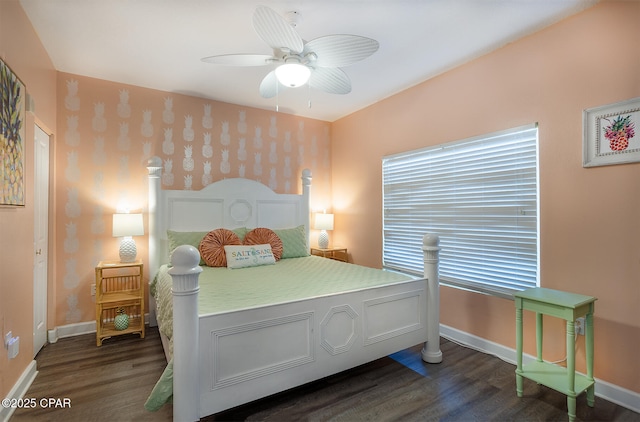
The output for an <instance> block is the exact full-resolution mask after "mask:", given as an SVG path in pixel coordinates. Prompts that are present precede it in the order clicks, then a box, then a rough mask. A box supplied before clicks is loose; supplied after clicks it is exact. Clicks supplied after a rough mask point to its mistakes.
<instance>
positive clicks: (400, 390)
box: [11, 328, 640, 422]
mask: <svg viewBox="0 0 640 422" xmlns="http://www.w3.org/2000/svg"><path fill="white" fill-rule="evenodd" d="M441 348H442V352H443V355H444V362H443V363H441V364H438V365H429V364H425V363H423V362H422V361H421V360H420V346H416V347H414V348H411V349H407V350H404V351H402V352H399V353H397V354H395V355H393V356H392V357H389V358H384V359H379V360H377V361H375V362H373V363H370V364H367V365H363V366H361V367H358V368H355V369H353V370H350V371H347V372H344V373H341V374H338V375H336V376H332V377H329V378H326V379H323V380H320V381H317V382H314V383H311V384H308V385H305V386H302V387H299V388H296V389H293V390H290V391H287V392H285V393H281V394H278V395H275V396H272V397H268V398H266V399H263V400H258V401H256V402H253V403H250V404H247V405H244V406H240V407H238V408H235V409H232V410H230V411H227V412H223V413H220V414H217V415H213V416H209V417H207V418H204V419H203V421H208V422H210V421H241V420H248V421H274V422H283V421H328V420H332V421H490V420H491V421H564V420H567V414H566V399H565V396H563V395H561V394H559V393H557V392H555V391H553V390H550V389H548V388H546V387H543V386H539V385H537V384H535V383H533V382H529V381H527V380H525V394H524V397H523V398H518V397H517V396H516V393H515V374H514V369H515V368H514V366H513V365H511V364H508V363H505V362H503V361H501V360H500V359H498V358H495V357H493V356H489V355H486V354H483V353H480V352H476V351H473V350H471V349H468V348H465V347H462V346H459V345H457V344H454V343H452V342H449V341H446V340H442V341H441ZM36 360H37V362H38V370H39V374H38V376H37V377H36V380H35V381H34V383H33V384H32V386H31V388H30V389H29V391H28V393H27V395H26V396H25V397H33V398H37V399H41V398H47V397H53V398H61V399H64V398H68V399H69V401H70V403H71V407H70V408H59V409H56V408H48V409H43V408H41V407H38V408H36V409H19V410H17V411H16V412H15V413H14V416H13V417H12V419H11V421H69V422H74V421H78V422H80V421H159V422H161V421H171V420H172V410H173V409H172V407H171V405H167V406H165V407H164V408H163V409H162V410H160V411H159V412H154V413H151V412H147V411H146V410H144V408H143V404H144V402H145V400H146V398H147V396H148V395H149V393H150V392H151V390H152V388H153V386H154V384H155V382H156V380H157V379H158V377H159V376H160V374H161V373H162V371H163V369H164V366H165V363H166V362H165V360H164V353H163V351H162V346H161V343H160V338H159V336H158V332H157V330H156V329H154V328H152V329H149V330H148V331H147V336H146V338H145V339H144V340H141V339H139V338H138V337H137V336H135V335H131V336H121V337H118V338H113V339H109V340H106V341H105V342H104V345H103V346H102V347H96V345H95V336H94V335H83V336H77V337H73V338H66V339H61V340H59V341H58V342H57V343H55V344H50V345H47V346H46V347H45V348H44V349H43V350H42V351H41V352H40V354H39V355H38V356H37V358H36ZM577 407H578V408H577V417H578V421H625V422H627V421H634V422H640V414H638V413H634V412H632V411H630V410H628V409H625V408H623V407H620V406H617V405H615V404H612V403H610V402H607V401H605V400H603V399H600V398H598V397H596V405H595V408H590V407H588V406H587V403H586V399H585V397H584V394H582V395H581V396H579V397H578V406H577Z"/></svg>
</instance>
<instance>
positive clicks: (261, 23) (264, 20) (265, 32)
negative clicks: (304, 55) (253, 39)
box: [253, 6, 304, 53]
mask: <svg viewBox="0 0 640 422" xmlns="http://www.w3.org/2000/svg"><path fill="white" fill-rule="evenodd" d="M253 27H254V28H255V30H256V32H257V33H258V35H259V36H260V38H262V39H263V40H264V42H266V43H267V44H268V45H269V46H270V47H271V48H274V49H280V50H282V49H288V50H289V51H291V52H292V53H300V52H302V49H303V48H304V42H303V41H302V38H300V35H298V33H297V32H296V30H295V29H293V27H292V26H291V25H289V23H288V22H287V21H286V20H285V19H284V18H283V17H282V16H280V15H279V14H278V13H277V12H276V11H274V10H273V9H271V8H269V7H266V6H258V7H257V8H256V10H255V12H254V13H253Z"/></svg>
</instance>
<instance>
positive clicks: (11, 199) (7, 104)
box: [0, 60, 26, 206]
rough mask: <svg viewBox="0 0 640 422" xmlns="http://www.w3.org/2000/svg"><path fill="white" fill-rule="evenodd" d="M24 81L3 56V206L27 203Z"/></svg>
mask: <svg viewBox="0 0 640 422" xmlns="http://www.w3.org/2000/svg"><path fill="white" fill-rule="evenodd" d="M25 98H26V91H25V88H24V84H23V83H22V82H21V81H20V79H18V77H17V76H16V75H15V74H14V73H13V72H12V71H11V69H9V66H7V65H6V64H5V62H4V61H2V60H0V206H2V205H17V206H23V205H24V163H25V149H24V142H25V139H24V138H25V121H24V119H25V115H26V101H25Z"/></svg>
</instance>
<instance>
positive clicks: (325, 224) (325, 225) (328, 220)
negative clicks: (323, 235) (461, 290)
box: [313, 213, 333, 230]
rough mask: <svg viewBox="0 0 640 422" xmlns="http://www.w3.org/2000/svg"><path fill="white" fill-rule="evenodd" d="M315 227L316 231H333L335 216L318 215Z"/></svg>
mask: <svg viewBox="0 0 640 422" xmlns="http://www.w3.org/2000/svg"><path fill="white" fill-rule="evenodd" d="M313 227H314V228H315V229H316V230H333V214H324V213H317V214H316V219H315V221H314V225H313Z"/></svg>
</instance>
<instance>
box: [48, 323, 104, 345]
mask: <svg viewBox="0 0 640 422" xmlns="http://www.w3.org/2000/svg"><path fill="white" fill-rule="evenodd" d="M95 332H96V322H95V321H86V322H77V323H75V324H67V325H61V326H59V327H56V328H54V329H52V330H49V331H48V340H49V343H55V342H57V341H58V340H59V339H61V338H65V337H73V336H79V335H82V334H91V333H95Z"/></svg>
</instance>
